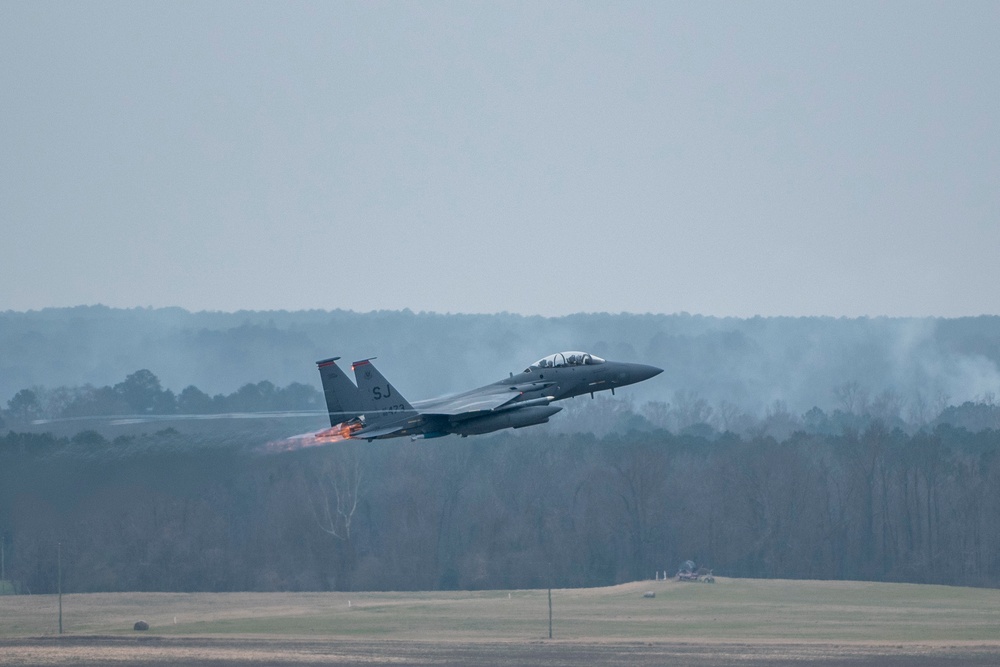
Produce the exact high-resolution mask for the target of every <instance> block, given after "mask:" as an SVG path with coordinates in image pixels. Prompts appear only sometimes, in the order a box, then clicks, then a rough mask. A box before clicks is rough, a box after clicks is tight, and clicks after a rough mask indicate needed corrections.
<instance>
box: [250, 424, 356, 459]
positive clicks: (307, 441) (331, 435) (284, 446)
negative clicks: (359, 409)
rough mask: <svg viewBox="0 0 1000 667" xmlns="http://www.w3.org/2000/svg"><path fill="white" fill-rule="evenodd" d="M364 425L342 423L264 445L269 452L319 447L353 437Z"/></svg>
mask: <svg viewBox="0 0 1000 667" xmlns="http://www.w3.org/2000/svg"><path fill="white" fill-rule="evenodd" d="M362 426H364V424H362V423H360V422H353V423H341V424H337V425H336V426H333V427H331V428H328V429H326V430H324V431H317V432H316V433H303V434H301V435H293V436H290V437H288V438H285V439H284V440H274V441H272V442H269V443H267V444H266V445H264V449H265V450H267V451H269V452H292V451H295V450H297V449H305V448H306V447H319V446H320V445H329V444H331V443H334V442H343V441H344V440H349V439H351V437H352V435H353V434H354V432H355V431H357V430H358V429H360V428H361V427H362Z"/></svg>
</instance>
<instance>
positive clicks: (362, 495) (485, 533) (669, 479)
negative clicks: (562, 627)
mask: <svg viewBox="0 0 1000 667" xmlns="http://www.w3.org/2000/svg"><path fill="white" fill-rule="evenodd" d="M275 444H276V443H274V442H269V441H267V440H264V439H262V438H260V437H258V438H254V437H252V436H250V435H247V436H246V437H245V438H243V439H242V440H240V441H234V440H233V439H232V438H227V439H224V440H220V439H215V438H212V437H206V436H198V437H192V436H190V435H185V434H183V433H180V432H178V431H176V430H174V429H172V428H169V429H164V430H161V431H159V432H153V433H148V434H140V435H129V436H119V437H117V438H115V439H113V440H108V439H106V438H104V437H103V436H101V435H100V434H98V433H96V432H94V431H84V432H80V433H78V434H76V435H75V436H73V437H68V438H65V437H55V436H53V435H51V434H44V433H43V434H37V433H36V434H28V433H17V432H8V433H7V434H6V435H5V436H3V437H2V438H0V538H2V542H3V548H4V568H5V574H4V576H5V577H6V583H5V586H6V587H7V589H8V592H10V591H16V592H21V593H51V592H53V591H54V590H55V587H56V582H57V567H58V563H57V551H61V561H62V563H61V565H62V576H63V590H64V591H71V592H90V591H138V590H148V591H240V590H253V591H299V590H320V591H322V590H415V589H420V590H424V589H504V588H527V587H547V586H552V587H576V586H599V585H607V584H613V583H617V582H623V581H630V580H635V579H642V578H653V577H654V573H656V572H662V571H664V570H667V571H669V572H670V573H671V574H673V573H674V572H675V571H676V569H677V565H678V564H679V563H680V562H682V561H684V560H687V559H691V560H694V561H696V562H697V563H699V564H702V565H705V566H707V567H710V568H712V569H713V570H714V571H715V573H716V574H721V575H728V576H740V577H788V578H819V579H865V580H879V581H906V582H932V583H943V584H962V585H974V586H998V585H1000V531H998V530H997V528H996V527H997V526H998V525H1000V457H998V456H997V451H998V448H997V445H998V444H1000V434H998V432H997V431H993V430H984V431H981V432H978V433H972V432H969V431H968V430H966V429H961V428H954V427H951V426H947V425H941V426H938V427H936V428H935V429H934V430H932V431H921V432H918V433H916V434H914V435H906V434H905V433H903V432H902V431H901V430H899V429H894V430H891V431H890V430H888V429H887V428H886V427H885V426H884V425H883V424H882V423H881V422H878V421H874V422H872V423H870V424H869V425H868V427H867V428H865V430H863V431H851V430H847V431H846V432H844V433H842V434H840V435H836V436H834V435H821V434H807V433H803V432H797V433H795V434H793V435H792V436H790V437H789V438H788V439H787V440H784V441H777V440H775V439H774V438H771V437H756V438H750V439H746V438H742V437H740V436H737V435H734V434H723V435H720V436H718V437H715V438H712V439H709V438H705V437H701V436H696V435H675V434H672V433H670V432H669V431H664V430H659V429H654V430H651V431H628V432H625V433H620V432H613V433H609V434H608V435H605V436H603V437H597V436H594V435H592V434H560V433H554V432H550V431H546V430H545V429H544V428H538V429H525V430H523V431H515V432H505V433H500V434H496V435H493V436H480V437H472V438H468V439H462V438H457V437H449V438H442V439H438V440H428V441H417V442H411V441H410V440H408V439H401V440H392V441H376V442H373V443H367V442H354V441H347V442H343V443H337V444H332V445H325V446H319V447H307V448H300V449H296V450H294V451H282V448H281V447H276V446H275Z"/></svg>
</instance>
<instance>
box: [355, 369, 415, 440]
mask: <svg viewBox="0 0 1000 667" xmlns="http://www.w3.org/2000/svg"><path fill="white" fill-rule="evenodd" d="M351 368H352V369H353V370H354V379H355V380H356V381H357V383H358V398H359V401H360V407H361V411H362V412H364V415H365V424H366V428H367V427H370V426H373V425H375V424H380V423H387V422H395V421H398V420H400V419H402V418H406V417H412V416H415V415H416V414H417V411H416V410H414V409H413V406H412V405H410V402H409V401H407V400H406V399H405V398H403V396H402V395H401V394H400V393H399V392H398V391H396V388H395V387H393V386H392V384H390V383H389V381H388V380H386V379H385V376H383V375H382V373H380V372H379V370H378V369H377V368H375V365H374V364H373V363H372V362H371V359H363V360H361V361H355V362H354V363H353V364H351Z"/></svg>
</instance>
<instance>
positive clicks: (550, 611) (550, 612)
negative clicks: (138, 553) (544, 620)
mask: <svg viewBox="0 0 1000 667" xmlns="http://www.w3.org/2000/svg"><path fill="white" fill-rule="evenodd" d="M60 632H62V631H61V630H60ZM549 639H552V589H551V588H550V589H549Z"/></svg>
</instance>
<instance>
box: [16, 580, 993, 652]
mask: <svg viewBox="0 0 1000 667" xmlns="http://www.w3.org/2000/svg"><path fill="white" fill-rule="evenodd" d="M645 591H655V593H656V597H655V598H645V597H643V593H644V592H645ZM552 600H553V617H554V618H553V635H554V639H555V640H554V641H553V642H548V640H547V637H548V602H547V595H546V591H544V590H540V591H539V590H531V591H484V592H434V593H296V594H287V593H230V594H212V593H192V594H178V593H122V594H89V595H64V596H63V625H64V630H65V633H66V634H65V635H64V636H63V638H62V639H60V640H58V641H56V640H55V638H54V637H53V635H55V633H56V631H57V615H56V614H57V600H56V598H55V597H54V596H19V597H13V596H4V597H0V664H39V665H40V664H70V662H66V661H61V660H59V659H57V658H52V656H51V655H50V657H49V658H44V657H42V654H41V653H38V651H39V650H41V649H40V648H38V647H42V648H46V649H47V650H48V649H54V647H58V646H74V647H76V648H77V649H79V648H80V647H81V646H83V647H89V648H90V649H94V648H95V647H96V646H107V647H111V648H110V649H109V650H112V649H114V647H116V646H117V647H126V649H125V650H126V651H129V650H132V651H133V653H131V654H134V649H135V647H136V646H139V644H136V642H140V643H141V644H142V645H143V646H145V647H147V648H150V647H154V646H155V647H157V648H159V649H162V650H163V651H166V653H169V651H167V648H169V647H173V648H175V649H178V650H180V648H181V647H186V648H185V649H184V650H188V649H190V648H191V647H192V646H195V645H197V646H201V647H202V648H204V650H206V651H209V648H211V647H214V649H213V650H215V649H218V650H222V649H223V648H225V649H226V651H229V650H231V649H232V650H235V649H238V648H239V647H240V646H242V647H247V646H251V645H253V646H256V647H258V651H259V650H263V651H264V654H265V655H270V654H268V653H267V650H266V648H267V647H268V646H273V647H279V646H280V647H284V649H289V647H297V648H296V649H295V650H294V651H293V653H294V654H295V655H297V656H298V657H295V658H294V659H293V658H291V657H289V658H288V659H287V660H286V659H285V658H280V659H279V657H278V654H277V653H275V654H274V655H270V657H268V658H266V659H264V660H263V662H262V664H264V663H267V664H292V663H299V662H309V661H310V660H306V659H303V658H302V655H313V656H315V655H325V656H326V658H327V660H326V662H335V661H332V660H330V659H329V658H330V654H328V653H323V651H322V650H320V649H321V648H322V647H324V646H326V647H327V648H330V647H332V646H334V645H338V646H341V647H345V646H354V647H356V650H355V652H357V651H360V652H361V653H360V654H363V655H366V656H371V655H373V653H372V652H373V651H376V649H378V650H381V651H383V652H384V651H385V650H387V648H392V647H397V648H398V649H399V650H400V651H402V653H403V654H407V655H409V654H408V653H407V652H408V651H409V652H412V651H413V650H416V648H419V647H423V648H424V649H426V650H430V651H431V653H434V650H438V649H439V648H440V647H451V648H452V649H454V650H455V651H459V653H458V654H455V656H452V657H453V658H454V659H451V658H448V656H447V655H445V656H443V657H442V656H438V658H433V659H432V657H433V656H431V655H426V656H424V658H426V660H425V661H423V662H421V660H420V659H417V657H418V656H410V658H409V659H406V660H403V661H404V662H406V663H408V664H462V663H465V664H494V663H493V662H491V661H490V660H489V659H488V655H491V653H490V650H492V649H490V650H487V648H486V647H490V646H497V647H503V650H502V654H503V655H504V656H505V658H504V662H507V663H509V664H522V663H518V662H516V661H513V662H512V661H511V654H512V652H513V653H515V654H516V653H517V651H516V650H514V649H513V648H512V647H516V646H535V647H537V649H538V651H542V652H544V651H550V650H556V651H557V653H556V654H554V655H553V656H549V657H548V658H545V659H544V660H545V661H546V662H549V663H552V658H554V657H555V656H556V655H562V654H564V653H565V654H566V655H575V658H574V659H579V660H585V661H590V662H593V663H594V664H600V663H602V662H603V663H604V664H617V663H616V662H615V661H616V660H618V658H614V659H612V657H611V656H612V655H614V656H618V655H619V653H620V652H619V651H617V649H615V647H619V648H621V649H622V650H623V651H625V654H627V655H629V656H631V658H630V659H625V658H622V660H623V663H622V664H643V663H644V662H645V664H706V665H707V664H730V663H726V662H724V661H720V660H721V657H720V656H725V655H730V654H732V655H734V656H736V657H734V658H733V659H734V660H735V661H736V662H733V663H732V664H737V662H739V660H743V661H744V662H746V661H747V660H749V661H750V662H753V655H756V654H760V656H762V657H761V658H760V660H761V664H764V663H771V664H781V661H782V660H791V661H793V662H794V661H795V660H793V658H795V657H796V656H798V657H799V658H802V659H806V657H808V656H811V657H809V658H808V659H810V660H814V661H815V660H816V659H817V658H822V659H821V660H820V662H819V663H817V664H857V662H850V660H855V659H857V660H862V659H863V658H865V656H881V658H882V662H886V660H885V659H886V658H887V656H888V657H891V656H896V657H897V658H904V657H905V658H907V660H906V661H904V662H900V663H897V664H935V661H934V660H931V658H935V659H941V658H943V657H945V656H950V658H949V660H951V661H952V662H953V661H954V659H955V658H956V656H958V657H961V656H965V657H966V658H967V660H966V661H965V662H953V664H1000V591H995V590H986V589H974V588H957V587H946V586H922V585H909V584H877V583H862V582H820V581H775V580H749V579H726V578H721V577H720V578H719V579H718V580H717V583H715V584H702V583H679V582H674V581H668V582H662V581H661V582H652V581H647V582H637V583H632V584H625V585H621V586H614V587H609V588H597V589H573V590H553V591H552ZM140 619H142V620H145V621H147V622H148V623H149V624H150V630H149V631H148V632H146V633H138V632H135V631H134V630H132V625H133V623H134V622H135V621H137V620H140ZM94 638H100V639H99V640H96V639H94ZM150 642H153V643H152V644H151V643H150ZM331 642H332V643H331ZM583 646H587V647H591V649H589V650H592V651H597V652H598V653H600V654H602V655H603V654H604V653H607V654H608V660H601V659H600V658H599V656H596V655H591V654H587V655H586V656H581V655H578V654H574V653H573V651H574V650H578V649H579V647H583ZM734 646H735V647H742V648H739V650H737V651H736V652H735V653H733V651H732V647H734ZM31 647H35V652H34V653H32V650H31ZM128 647H132V648H128ZM205 647H209V648H205ZM261 647H263V648H261ZM303 647H313V649H309V650H306V649H304V648H303ZM316 647H320V648H319V649H316ZM358 647H367V648H366V649H365V648H358ZM415 647H416V648H415ZM435 647H438V648H435ZM543 647H547V648H543ZM558 647H563V649H564V651H563V652H559V651H558V650H557V649H558ZM574 647H575V648H574ZM639 647H642V649H641V650H640V649H639ZM699 647H700V648H699ZM13 649H18V650H21V651H22V652H21V653H18V652H17V650H13ZM431 649H434V650H431ZM695 649H697V650H698V651H701V652H700V653H698V655H700V656H702V657H707V658H713V659H716V658H718V660H716V661H715V662H711V661H708V662H699V661H698V659H696V656H695V655H694V654H688V653H686V652H689V651H695ZM497 650H500V649H497ZM303 651H305V653H303ZM317 651H318V653H317ZM462 651H473V652H472V653H469V654H465V653H461V652H462ZM476 651H478V652H476ZM664 651H666V653H664ZM671 651H673V652H674V653H676V652H678V651H680V652H681V653H684V654H685V658H684V659H683V660H681V659H678V660H679V661H678V662H676V663H673V662H670V660H669V659H667V658H665V657H664V656H665V655H666V654H667V653H671ZM161 652H162V651H161ZM376 652H377V651H376ZM637 652H638V653H650V652H652V653H653V654H656V656H657V657H655V658H653V657H651V658H650V661H648V662H646V661H644V660H642V659H639V658H640V656H639V655H636V653H637ZM43 653H44V651H43ZM58 653H59V651H58V650H56V653H55V654H52V655H56V654H58ZM156 653H157V651H153V654H156ZM166 653H164V655H166ZM209 653H211V651H209ZM390 653H391V652H390ZM446 653H447V651H446ZM131 654H130V655H131ZM153 654H151V655H153ZM286 654H287V651H286V653H282V654H281V655H286ZM360 654H359V655H360ZM671 654H672V653H671ZM5 655H6V656H8V657H10V658H11V659H10V660H5V658H4V656H5ZM18 655H20V656H21V659H18V660H14V657H16V656H18ZM46 655H48V654H46ZM80 655H82V654H80ZM199 655H200V654H199ZM205 655H208V653H206V654H205ZM212 655H214V656H215V657H214V658H211V659H209V658H205V659H200V658H194V657H192V658H191V659H190V662H193V663H198V662H199V660H200V661H201V662H202V663H204V664H226V661H227V660H230V657H231V656H230V654H229V653H226V652H225V651H223V653H219V654H215V653H212ZM288 655H291V654H287V655H286V657H288ZM351 655H354V653H351ZM393 655H396V654H392V655H389V654H386V660H385V662H384V664H393V663H395V662H398V661H397V660H395V659H394V658H393ZM435 655H437V654H435ZM449 655H450V654H449ZM497 655H499V654H497ZM531 655H534V654H531ZM766 655H769V656H770V657H771V659H765V657H766ZM227 656H230V657H227ZM459 656H460V657H459ZM477 656H478V657H477ZM782 656H784V657H782ZM803 656H806V657H803ZM851 656H853V657H851ZM293 657H294V656H293ZM536 657H537V658H538V659H539V660H542V659H543V658H542V657H541V656H536ZM619 657H620V656H619ZM174 658H180V655H179V654H176V655H174ZM390 658H393V659H390ZM473 658H475V659H473ZM480 658H482V661H480V662H477V660H479V659H480ZM737 658H738V659H739V660H737ZM834 658H837V659H844V660H848V658H850V660H849V661H848V662H843V663H840V662H836V663H835V662H830V659H834ZM231 659H232V660H233V664H235V663H236V662H239V661H241V660H247V659H249V658H248V656H247V655H243V656H242V658H237V657H231ZM922 659H926V660H930V661H929V662H926V663H922V662H919V660H922ZM94 660H95V662H94V663H93V664H97V662H99V660H98V658H95V659H94ZM103 660H104V661H112V658H111V655H110V654H107V655H104V657H103ZM150 660H152V658H150ZM257 661H258V662H261V660H259V659H257ZM268 661H270V662H268ZM914 661H917V662H914ZM146 662H149V661H145V662H142V661H140V662H139V663H136V664H146ZM153 662H155V660H153ZM358 662H359V663H360V662H366V663H368V662H371V660H368V659H365V660H363V661H362V660H359V661H358ZM557 662H558V661H557ZM889 662H892V661H891V660H889ZM74 664H91V663H89V662H87V660H86V659H83V658H80V659H79V660H78V661H77V662H76V663H74ZM342 664H348V663H347V662H343V663H342ZM374 664H380V663H378V662H377V661H376V662H375V663H374ZM523 664H532V660H530V659H528V658H527V657H526V662H524V663H523ZM567 664H572V662H569V663H567ZM741 664H742V663H741Z"/></svg>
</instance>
